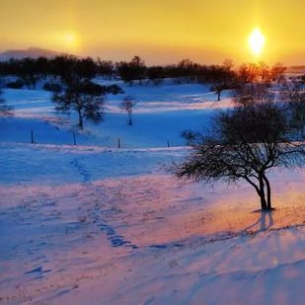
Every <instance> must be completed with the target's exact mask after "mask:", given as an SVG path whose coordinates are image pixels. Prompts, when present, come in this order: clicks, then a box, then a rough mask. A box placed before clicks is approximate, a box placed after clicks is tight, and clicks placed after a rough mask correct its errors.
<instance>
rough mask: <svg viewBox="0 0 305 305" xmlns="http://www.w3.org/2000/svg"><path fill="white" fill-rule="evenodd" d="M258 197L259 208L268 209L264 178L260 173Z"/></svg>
mask: <svg viewBox="0 0 305 305" xmlns="http://www.w3.org/2000/svg"><path fill="white" fill-rule="evenodd" d="M259 197H260V200H261V208H262V210H268V205H267V201H266V197H265V184H264V178H263V176H262V175H259Z"/></svg>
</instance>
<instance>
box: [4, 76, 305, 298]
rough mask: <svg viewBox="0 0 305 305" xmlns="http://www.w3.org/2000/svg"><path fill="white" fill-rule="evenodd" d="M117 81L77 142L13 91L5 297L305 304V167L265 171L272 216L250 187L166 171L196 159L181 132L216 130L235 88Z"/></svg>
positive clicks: (38, 98)
mask: <svg viewBox="0 0 305 305" xmlns="http://www.w3.org/2000/svg"><path fill="white" fill-rule="evenodd" d="M121 85H122V84H121ZM122 87H123V89H124V91H125V94H124V95H120V96H108V97H107V107H106V115H105V122H104V123H102V124H101V125H98V126H95V125H91V124H85V130H84V132H82V133H80V134H78V135H77V142H78V144H80V145H71V144H72V143H73V142H72V141H73V139H72V133H73V131H75V128H74V125H75V123H76V122H75V118H74V116H73V115H71V116H70V117H66V116H63V115H58V114H57V113H56V112H55V111H54V108H53V105H52V104H51V102H50V100H49V98H50V94H49V93H47V92H44V91H39V90H37V91H32V90H5V91H4V97H5V98H6V100H7V102H8V104H10V105H13V106H14V107H15V117H13V118H8V119H6V120H2V121H0V173H1V175H0V249H1V251H0V303H1V304H224V303H226V304H245V303H247V304H303V303H304V293H303V283H304V280H305V272H304V270H305V243H304V239H305V228H304V221H305V204H304V202H305V194H304V191H303V189H304V188H303V185H304V182H305V173H304V171H298V172H293V173H292V172H290V171H287V170H280V169H278V170H276V171H274V172H273V173H272V174H270V175H271V182H272V186H273V196H274V197H273V198H274V199H273V200H274V206H275V207H276V210H275V211H274V212H273V213H272V214H271V213H261V212H259V211H257V209H258V207H259V203H258V199H257V196H256V194H255V193H254V191H253V189H252V188H251V187H250V186H248V185H247V184H245V183H239V184H238V185H236V186H231V187H229V188H228V187H227V186H226V185H223V184H221V183H219V184H218V185H217V186H215V187H214V188H212V187H211V186H210V185H203V184H190V183H182V182H181V181H177V180H176V179H175V178H174V177H172V176H171V175H170V174H169V173H168V172H166V170H165V168H164V166H165V165H167V164H169V163H171V162H172V161H179V160H181V158H183V157H184V156H186V155H187V154H188V152H189V148H187V147H185V146H184V142H183V139H181V138H180V136H179V134H180V132H181V131H182V130H184V129H191V128H200V127H201V126H203V127H204V128H209V118H210V116H211V114H213V111H215V109H217V108H220V107H229V106H230V101H229V98H228V93H227V94H224V97H225V98H224V100H223V101H221V102H220V103H219V102H215V97H216V96H215V95H214V94H213V93H209V92H208V89H207V88H206V87H204V86H200V85H192V84H186V85H176V84H173V83H171V82H170V81H168V82H166V83H165V84H164V85H162V86H161V87H153V86H148V87H147V86H137V85H136V86H133V87H129V86H125V85H122ZM126 94H131V95H133V96H134V98H135V100H136V102H137V104H136V107H135V109H134V122H135V124H134V126H127V124H126V119H127V117H126V114H125V113H123V112H122V110H121V109H120V108H119V103H120V101H121V99H122V98H123V97H124V96H125V95H126ZM32 130H33V132H34V137H35V142H36V144H30V133H31V131H32ZM118 138H120V139H121V142H122V146H123V147H122V148H120V149H118V148H117V139H118ZM168 143H169V144H170V146H171V147H167V146H168Z"/></svg>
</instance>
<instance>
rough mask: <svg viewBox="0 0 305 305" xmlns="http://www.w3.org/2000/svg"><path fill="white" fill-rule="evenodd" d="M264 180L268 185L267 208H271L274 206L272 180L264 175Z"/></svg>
mask: <svg viewBox="0 0 305 305" xmlns="http://www.w3.org/2000/svg"><path fill="white" fill-rule="evenodd" d="M264 180H265V183H266V187H267V209H268V210H271V209H272V206H271V186H270V182H269V180H268V178H267V177H266V176H265V175H264Z"/></svg>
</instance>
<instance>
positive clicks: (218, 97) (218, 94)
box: [217, 89, 221, 102]
mask: <svg viewBox="0 0 305 305" xmlns="http://www.w3.org/2000/svg"><path fill="white" fill-rule="evenodd" d="M220 94H221V91H220V90H219V89H218V90H217V101H218V102H219V101H220Z"/></svg>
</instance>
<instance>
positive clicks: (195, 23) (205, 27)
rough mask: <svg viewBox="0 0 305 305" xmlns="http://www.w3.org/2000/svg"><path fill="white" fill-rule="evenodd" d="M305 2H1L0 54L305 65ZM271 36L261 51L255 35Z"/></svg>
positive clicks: (271, 0) (148, 61) (151, 0)
mask: <svg viewBox="0 0 305 305" xmlns="http://www.w3.org/2000/svg"><path fill="white" fill-rule="evenodd" d="M304 12H305V0H65V1H62V0H39V1H38V0H26V1H24V0H0V20H1V26H0V42H1V43H0V51H4V50H7V49H24V48H28V47H41V48H47V49H50V50H54V51H61V52H62V51H63V52H69V53H73V54H76V55H90V56H93V57H98V56H99V57H101V59H111V60H115V61H116V60H129V59H130V58H131V57H133V56H134V55H139V56H141V57H142V58H143V59H144V60H145V61H146V63H148V64H159V63H161V64H163V63H176V62H177V61H179V60H180V59H183V58H190V59H192V60H193V61H196V62H199V63H205V64H210V63H222V62H223V60H224V59H227V58H230V59H232V60H233V61H234V62H235V63H241V62H250V61H258V60H259V61H265V62H266V63H275V62H282V63H285V64H305V18H304ZM255 28H257V29H259V30H260V31H261V33H262V34H263V35H264V38H265V44H264V47H263V49H262V52H261V53H260V54H259V55H257V56H255V55H254V54H253V53H252V52H251V50H250V47H249V44H248V39H249V35H250V33H251V32H252V31H253V30H254V29H255Z"/></svg>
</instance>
